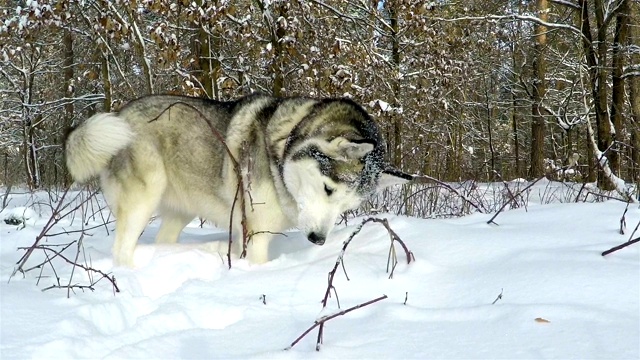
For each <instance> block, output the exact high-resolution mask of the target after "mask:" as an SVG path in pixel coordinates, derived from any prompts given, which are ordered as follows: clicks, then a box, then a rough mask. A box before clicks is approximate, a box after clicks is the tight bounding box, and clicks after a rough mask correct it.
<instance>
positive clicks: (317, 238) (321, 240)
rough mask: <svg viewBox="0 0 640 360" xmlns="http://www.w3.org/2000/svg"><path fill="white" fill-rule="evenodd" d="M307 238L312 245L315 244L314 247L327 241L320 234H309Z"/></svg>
mask: <svg viewBox="0 0 640 360" xmlns="http://www.w3.org/2000/svg"><path fill="white" fill-rule="evenodd" d="M307 238H308V239H309V241H311V242H312V243H314V244H316V245H324V241H325V240H326V239H327V238H326V236H324V235H321V234H317V233H315V232H312V233H310V234H309V235H308V236H307Z"/></svg>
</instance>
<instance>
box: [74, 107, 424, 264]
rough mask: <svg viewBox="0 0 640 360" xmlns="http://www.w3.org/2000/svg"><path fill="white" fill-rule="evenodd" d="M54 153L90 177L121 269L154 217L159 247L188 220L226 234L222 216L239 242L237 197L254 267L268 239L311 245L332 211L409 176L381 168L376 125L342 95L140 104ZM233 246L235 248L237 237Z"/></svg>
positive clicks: (330, 221)
mask: <svg viewBox="0 0 640 360" xmlns="http://www.w3.org/2000/svg"><path fill="white" fill-rule="evenodd" d="M65 154H66V163H67V167H68V169H69V172H70V174H71V176H72V177H73V178H74V180H76V181H78V182H83V181H86V180H89V179H90V178H92V177H95V176H97V175H99V176H100V183H101V186H102V189H103V192H104V196H105V198H106V200H107V202H108V203H109V206H110V207H111V210H112V211H113V212H114V214H115V216H116V220H117V221H116V235H115V242H114V246H113V256H114V260H115V262H116V264H119V265H124V266H133V254H134V250H135V246H136V242H137V240H138V237H139V236H140V234H141V233H142V231H143V230H144V228H145V226H146V225H147V223H148V222H149V219H150V218H151V217H152V215H153V214H154V213H156V212H157V213H158V215H160V216H161V218H162V224H161V226H160V229H159V232H158V235H157V237H156V241H157V242H158V243H174V242H176V241H177V239H178V236H179V234H180V232H181V231H182V229H183V228H184V227H185V226H186V225H187V224H188V223H189V222H190V221H191V220H193V219H194V218H195V217H202V218H204V219H206V220H208V221H211V222H213V223H214V224H215V225H217V226H220V227H224V228H228V226H229V224H230V219H231V218H230V216H231V215H233V223H232V224H231V226H232V230H233V234H242V229H243V227H242V224H241V219H242V216H241V210H240V207H241V201H239V200H238V199H239V198H240V196H239V191H240V192H244V194H245V196H244V197H245V201H244V203H245V214H246V224H245V229H246V230H248V234H249V236H250V240H249V244H248V247H247V257H248V258H249V261H251V262H253V263H263V262H266V261H268V260H269V257H268V248H269V240H270V238H271V237H272V236H273V234H274V233H279V232H282V231H283V230H286V229H289V228H291V227H298V228H299V229H300V230H301V231H302V232H303V233H304V234H305V235H306V236H307V238H308V239H309V241H311V242H312V243H314V244H318V245H322V244H324V242H325V239H326V237H327V235H328V234H329V232H330V231H331V229H332V228H333V226H334V224H335V221H336V218H337V217H338V216H339V215H340V214H341V213H342V212H344V211H347V210H349V209H354V208H356V207H358V206H359V205H360V203H361V202H362V201H363V200H364V199H366V198H367V197H368V196H369V195H370V194H372V193H374V192H375V191H377V190H379V189H381V188H383V187H386V186H389V185H393V184H398V183H403V182H406V181H409V180H411V178H412V177H411V176H410V175H407V174H404V173H402V172H400V171H399V170H395V169H393V168H391V167H389V166H388V165H387V164H386V163H385V161H384V155H385V144H384V141H383V139H382V137H381V135H380V130H379V128H378V126H377V125H376V124H375V122H374V121H373V120H372V119H371V117H370V116H369V115H368V114H367V112H366V111H365V110H364V109H362V108H361V107H360V106H359V105H357V104H356V103H354V102H353V101H351V100H348V99H309V98H296V97H293V98H274V97H270V96H266V95H250V96H247V97H244V98H241V99H239V100H236V101H229V102H218V101H212V100H207V99H200V98H190V97H181V96H169V95H159V96H147V97H143V98H140V99H137V100H134V101H131V102H130V103H128V104H127V105H126V106H124V107H123V108H122V109H121V110H120V111H119V112H117V113H103V114H97V115H94V116H92V117H91V118H89V119H87V120H86V121H84V122H83V123H82V124H80V125H79V126H78V127H77V128H75V129H73V130H72V131H71V133H70V134H69V136H68V137H67V139H66V141H65ZM238 172H239V173H240V174H241V175H242V184H243V186H244V189H239V187H238V183H239V182H240V181H239V177H238ZM232 209H233V214H232ZM234 243H235V244H238V245H237V246H236V248H237V249H236V250H238V251H239V249H242V236H240V239H238V238H237V236H236V239H235V240H234ZM238 247H239V248H238Z"/></svg>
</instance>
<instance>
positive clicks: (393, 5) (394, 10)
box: [388, 0, 402, 168]
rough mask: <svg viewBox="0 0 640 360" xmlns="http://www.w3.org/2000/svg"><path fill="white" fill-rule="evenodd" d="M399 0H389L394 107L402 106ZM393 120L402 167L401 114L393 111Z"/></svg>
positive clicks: (397, 160)
mask: <svg viewBox="0 0 640 360" xmlns="http://www.w3.org/2000/svg"><path fill="white" fill-rule="evenodd" d="M397 5H398V4H397V1H395V0H394V1H390V2H388V9H389V18H390V25H391V41H392V45H391V58H392V61H393V66H394V79H393V80H392V88H393V102H394V108H395V109H398V108H400V77H399V76H398V75H399V73H400V64H401V61H402V59H401V53H400V38H399V35H398V34H399V31H400V28H399V22H398V6H397ZM391 119H392V122H393V165H394V166H396V167H399V168H401V167H402V117H401V116H399V114H395V113H392V115H391Z"/></svg>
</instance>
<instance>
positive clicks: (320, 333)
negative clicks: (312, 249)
mask: <svg viewBox="0 0 640 360" xmlns="http://www.w3.org/2000/svg"><path fill="white" fill-rule="evenodd" d="M369 222H377V223H380V224H382V225H383V226H384V227H385V228H386V229H387V231H388V233H389V237H390V238H391V249H390V250H389V259H388V260H387V272H389V263H390V259H391V256H392V254H393V255H395V247H394V246H393V243H394V242H398V243H399V244H400V245H401V246H402V248H403V249H404V251H405V255H406V257H407V264H409V263H411V261H414V260H415V257H414V256H413V253H412V252H411V251H409V249H408V248H407V246H406V244H405V243H404V242H403V241H402V240H401V239H400V237H399V236H398V234H396V233H395V232H394V231H393V230H392V229H391V227H390V226H389V222H388V220H387V219H377V218H373V217H371V218H367V219H365V220H363V221H362V223H360V225H358V227H357V228H356V229H355V230H354V232H352V233H351V235H350V236H349V237H348V238H347V240H345V241H344V243H343V244H342V250H341V251H340V255H339V256H338V258H337V259H336V262H335V264H334V265H333V269H331V271H329V274H328V281H327V289H326V290H325V292H324V297H323V298H322V309H325V308H326V307H327V303H328V302H329V297H330V296H331V291H332V290H333V292H334V294H335V295H336V300H337V298H338V293H337V291H336V288H335V287H334V286H333V279H334V278H335V275H336V272H337V271H338V267H339V266H340V265H342V267H343V269H344V255H345V252H346V251H347V247H348V246H349V244H350V243H351V240H353V238H354V237H355V236H356V235H357V234H358V233H360V231H361V230H362V227H363V226H364V225H365V224H366V223H369ZM397 263H398V260H397V258H395V259H394V265H393V268H392V269H391V275H390V276H389V278H391V277H393V270H394V269H395V265H396V264H397ZM345 276H346V270H345ZM347 279H348V277H347ZM386 298H387V295H382V296H380V297H378V298H376V299H373V300H370V301H367V302H364V303H362V304H359V305H356V306H353V307H350V308H348V309H346V310H343V311H340V312H337V313H335V314H333V315H330V316H323V317H322V318H320V319H318V320H316V321H315V322H314V324H313V325H312V326H311V327H309V328H308V329H307V330H305V331H304V332H303V333H302V334H301V335H300V336H299V337H298V338H297V339H296V340H294V341H293V342H292V343H291V345H289V346H288V347H287V348H285V350H289V349H291V348H292V347H294V346H295V345H296V344H297V343H298V342H299V341H300V340H302V339H303V338H304V337H305V336H306V335H307V334H308V333H309V332H311V330H313V329H315V328H316V327H317V328H318V337H317V340H316V351H320V344H322V338H323V332H324V324H325V322H327V321H329V320H331V319H333V318H335V317H338V316H341V315H344V314H346V313H349V312H351V311H353V310H356V309H359V308H361V307H363V306H367V305H370V304H373V303H375V302H378V301H380V300H383V299H386ZM405 304H406V299H405ZM338 308H340V302H339V301H338Z"/></svg>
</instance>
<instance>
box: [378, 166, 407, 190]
mask: <svg viewBox="0 0 640 360" xmlns="http://www.w3.org/2000/svg"><path fill="white" fill-rule="evenodd" d="M411 180H413V176H411V175H409V174H407V173H404V172H402V171H400V170H398V169H395V168H391V167H388V168H386V169H384V170H383V171H382V173H381V174H380V179H378V187H377V189H376V190H377V191H382V190H383V189H385V188H387V187H389V186H393V185H400V184H406V183H407V182H409V181H411Z"/></svg>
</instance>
